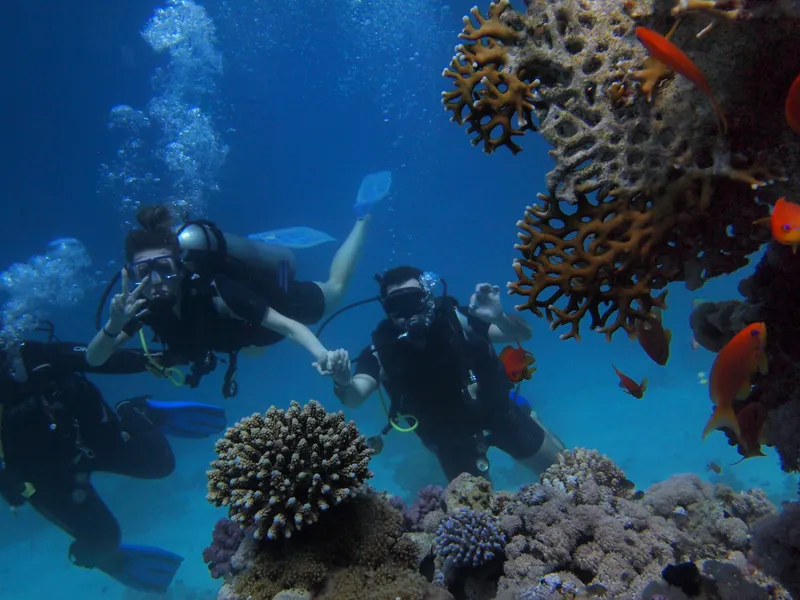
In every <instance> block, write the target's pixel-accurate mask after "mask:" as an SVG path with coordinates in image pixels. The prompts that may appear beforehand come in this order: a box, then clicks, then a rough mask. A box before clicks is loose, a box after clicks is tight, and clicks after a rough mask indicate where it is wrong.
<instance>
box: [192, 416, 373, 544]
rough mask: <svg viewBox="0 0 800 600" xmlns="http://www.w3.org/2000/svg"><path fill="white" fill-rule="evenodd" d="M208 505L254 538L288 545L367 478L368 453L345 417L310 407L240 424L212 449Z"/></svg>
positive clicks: (370, 474) (370, 453)
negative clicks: (220, 509) (225, 510)
mask: <svg viewBox="0 0 800 600" xmlns="http://www.w3.org/2000/svg"><path fill="white" fill-rule="evenodd" d="M216 452H217V455H218V458H217V459H216V460H214V461H213V462H212V463H211V467H212V469H211V470H210V471H208V494H207V496H206V498H207V499H208V501H209V502H211V503H213V504H215V505H216V506H227V507H228V513H229V516H230V518H231V520H232V521H235V522H237V523H240V524H242V525H243V526H245V527H247V526H250V525H255V532H254V534H253V535H254V536H256V537H266V538H269V539H273V538H278V537H290V536H291V535H292V533H293V532H295V531H297V530H300V529H301V528H303V527H304V526H307V525H310V524H312V523H314V522H316V521H317V520H318V519H319V516H320V514H321V513H322V512H323V511H325V510H327V509H328V508H330V507H332V506H336V505H338V504H339V503H340V502H342V501H343V500H346V499H347V498H349V497H350V496H352V495H353V494H354V493H355V491H356V490H357V489H358V488H359V487H360V486H361V485H362V483H363V482H364V481H366V480H367V479H368V478H370V477H372V473H371V472H370V470H369V468H368V464H369V459H370V456H371V455H372V450H370V449H369V448H368V447H367V444H366V441H365V438H364V436H362V435H361V434H360V433H359V432H358V429H357V428H356V426H355V424H354V423H353V422H352V421H350V422H349V423H348V422H346V421H345V418H344V414H343V413H342V412H337V413H328V412H326V411H325V409H324V408H323V407H322V405H321V404H320V403H319V402H316V401H314V400H312V401H311V402H309V403H308V404H307V405H306V406H304V407H302V408H301V407H300V404H298V403H297V402H292V403H291V405H290V407H289V408H288V409H287V410H283V409H277V408H275V407H274V406H273V407H271V408H270V409H269V410H268V411H267V412H266V414H264V415H260V414H257V413H256V414H253V415H252V416H250V417H245V418H244V419H242V420H241V421H239V422H238V423H236V424H235V425H234V426H233V427H231V428H229V429H228V430H227V432H226V433H225V437H223V438H222V439H220V440H218V441H217V444H216Z"/></svg>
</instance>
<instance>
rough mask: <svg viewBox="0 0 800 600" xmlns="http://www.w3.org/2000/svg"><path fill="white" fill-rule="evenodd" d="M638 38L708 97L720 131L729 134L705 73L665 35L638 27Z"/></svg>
mask: <svg viewBox="0 0 800 600" xmlns="http://www.w3.org/2000/svg"><path fill="white" fill-rule="evenodd" d="M636 37H637V38H638V39H639V41H640V42H641V43H642V46H644V47H645V48H647V51H648V52H649V53H650V56H652V57H653V58H655V59H656V60H658V61H660V62H662V63H664V64H665V65H667V66H668V67H669V68H670V69H672V70H673V71H675V72H676V73H679V74H681V75H683V76H684V77H685V78H686V79H688V80H689V81H690V82H691V83H692V84H693V85H694V86H695V87H697V89H699V90H700V91H701V92H703V93H704V94H705V95H706V96H708V98H709V99H710V100H711V104H712V106H713V107H714V111H715V112H716V113H717V117H718V118H719V121H720V129H721V130H722V132H723V133H725V132H727V130H728V122H727V121H726V120H725V115H723V114H722V110H721V109H720V107H719V105H718V104H717V101H716V99H715V98H714V94H713V93H712V92H711V87H710V86H709V85H708V81H706V77H705V75H703V72H702V71H701V70H700V69H698V68H697V66H696V65H695V64H694V63H693V62H692V59H690V58H689V57H688V56H686V54H684V53H683V51H682V50H681V49H680V48H678V47H677V46H676V45H675V44H673V43H672V42H670V41H669V40H668V39H667V38H665V37H664V36H663V35H661V34H659V33H656V32H655V31H653V30H652V29H648V28H647V27H637V28H636Z"/></svg>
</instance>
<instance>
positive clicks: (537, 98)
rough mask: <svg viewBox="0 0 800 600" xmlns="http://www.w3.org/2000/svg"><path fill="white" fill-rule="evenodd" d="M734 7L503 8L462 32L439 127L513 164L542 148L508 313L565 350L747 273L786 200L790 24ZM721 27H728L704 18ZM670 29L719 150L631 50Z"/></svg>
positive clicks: (614, 0) (794, 27)
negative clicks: (454, 129)
mask: <svg viewBox="0 0 800 600" xmlns="http://www.w3.org/2000/svg"><path fill="white" fill-rule="evenodd" d="M746 4H747V6H746V7H745V6H744V5H742V6H740V7H739V8H736V7H735V6H733V4H731V5H728V3H725V5H724V6H723V5H719V7H718V6H717V5H716V4H714V3H705V2H699V1H695V0H690V1H689V2H686V0H679V2H677V3H674V2H667V1H665V0H597V1H594V2H588V1H586V0H542V1H538V2H528V3H527V6H528V9H527V13H526V14H518V13H516V12H514V11H513V10H512V9H511V8H510V3H509V2H508V0H500V1H499V2H496V3H494V2H493V3H491V4H489V8H488V12H487V16H483V14H482V13H481V11H480V9H478V8H477V7H476V8H473V9H472V11H471V15H472V19H474V21H473V20H471V19H470V17H465V19H464V23H465V27H464V30H463V32H462V33H461V35H460V37H461V38H462V39H463V40H465V41H464V43H462V44H460V45H459V46H457V47H456V55H455V57H454V58H453V60H452V61H451V63H450V66H449V68H448V69H446V70H445V71H444V73H443V75H444V76H445V77H447V78H450V79H452V81H453V82H454V87H455V89H454V90H453V91H447V92H444V94H443V99H442V101H443V104H444V106H445V109H446V110H448V111H451V112H452V113H453V117H452V119H453V120H454V121H456V122H457V123H459V124H465V123H466V124H468V126H469V130H468V133H472V134H475V135H476V137H475V138H474V139H473V144H476V145H477V144H480V143H483V145H484V150H485V151H487V152H492V151H494V150H495V149H497V148H498V147H500V146H506V147H508V148H509V149H510V150H511V151H512V152H513V153H514V154H516V153H517V152H519V150H520V149H521V148H520V146H519V145H518V144H517V142H516V141H515V140H516V139H518V138H519V136H521V135H523V134H524V133H525V132H527V131H537V132H539V133H541V134H542V136H543V137H544V138H545V139H546V140H547V141H548V142H549V143H550V144H551V145H552V146H553V150H551V152H550V155H551V156H552V157H553V158H554V159H555V162H556V164H555V167H554V168H553V170H551V171H550V172H549V173H548V174H547V177H546V181H545V185H546V188H547V192H546V193H543V194H539V200H540V202H539V203H538V204H537V205H535V206H529V207H528V208H527V210H526V214H525V219H524V220H523V221H520V222H519V223H518V225H519V227H520V228H521V230H522V231H521V233H520V234H519V237H520V240H521V241H520V243H519V244H518V245H517V248H518V249H519V250H520V251H521V253H522V258H521V259H518V260H517V261H516V263H515V270H516V273H517V277H518V281H517V282H513V283H511V284H509V287H510V289H511V291H512V292H513V293H516V294H520V295H522V296H525V297H526V300H525V302H524V303H523V304H521V305H519V306H518V307H517V308H518V309H521V310H522V309H528V310H531V311H532V312H534V313H535V314H537V315H538V316H546V317H547V318H548V320H550V321H551V322H552V326H553V328H557V327H560V326H567V327H568V329H569V330H568V332H567V333H565V334H564V335H563V336H562V338H564V339H567V338H577V339H580V329H579V325H580V322H581V320H582V319H583V318H584V317H585V316H587V315H589V317H590V318H591V324H590V326H591V328H592V329H596V330H599V331H600V332H602V333H605V334H606V336H607V337H610V336H611V335H612V334H613V333H614V332H616V331H618V330H619V329H624V330H625V331H626V332H627V333H628V334H629V335H633V334H634V332H635V326H636V321H637V320H638V319H643V318H646V317H647V315H648V314H649V313H650V311H651V309H652V308H653V307H654V306H656V307H660V308H663V307H664V302H663V296H659V295H657V294H654V290H659V289H662V288H663V287H664V286H665V285H666V284H667V283H669V282H673V281H685V282H686V283H687V285H688V286H689V287H690V288H691V289H696V288H697V287H700V286H701V285H702V284H703V283H704V282H705V281H706V280H708V279H709V278H712V277H715V276H717V275H720V274H724V273H730V272H732V271H734V270H735V269H738V268H740V267H742V266H744V265H745V264H747V255H748V254H750V253H752V252H753V251H755V250H756V249H758V247H759V246H760V244H761V243H762V242H763V241H764V239H766V234H765V232H763V231H758V230H755V228H753V227H752V222H753V221H754V220H756V219H758V218H761V217H764V216H766V215H767V213H768V207H769V203H771V202H772V201H774V200H775V199H776V198H777V197H778V196H779V195H784V194H786V193H787V192H790V191H792V190H793V189H796V187H793V186H795V184H794V182H793V181H791V180H787V179H786V178H785V177H783V175H784V174H785V173H792V172H795V171H797V170H798V168H800V138H798V136H797V135H796V134H795V133H794V132H793V131H791V129H790V128H789V127H788V126H787V124H786V122H785V118H784V110H783V104H782V103H783V101H784V100H785V97H786V92H787V91H788V88H789V85H790V84H791V81H792V79H793V78H794V77H795V76H796V75H797V73H798V72H800V53H797V52H795V50H794V48H795V47H796V40H797V36H798V31H799V30H800V19H798V14H797V11H796V10H794V11H792V10H790V6H789V5H790V4H791V3H784V4H785V5H784V4H781V3H776V2H765V3H758V6H755V5H754V6H753V7H751V6H750V4H753V3H751V2H747V3H746ZM751 8H753V10H752V11H751V10H750V9H751ZM671 9H676V10H671ZM712 9H713V10H712ZM729 10H730V11H733V10H740V11H741V12H739V13H735V14H737V15H738V16H739V17H740V18H739V20H735V19H729V18H726V17H721V16H719V15H715V13H714V11H720V12H728V11H729ZM672 13H674V15H679V16H680V17H681V22H680V25H679V26H678V27H677V30H676V32H675V33H674V35H672V37H671V38H670V41H672V42H673V43H674V44H676V45H677V46H678V47H679V48H682V49H683V50H684V51H685V52H686V53H687V54H688V55H689V56H690V58H691V59H692V60H693V61H694V62H695V63H696V64H697V66H698V67H699V68H700V69H701V70H702V71H703V73H704V74H705V76H706V78H707V79H708V83H709V86H710V88H711V89H712V90H713V93H714V96H715V98H716V100H717V102H718V103H719V105H720V106H721V107H722V109H723V111H724V113H725V117H726V119H727V122H728V128H727V133H726V134H722V133H721V132H719V131H718V125H717V118H716V115H715V113H714V110H713V107H712V104H711V103H710V102H709V101H708V98H706V97H705V96H704V94H703V92H702V91H700V90H698V89H696V88H695V87H694V86H693V84H692V83H690V82H689V81H688V80H687V79H685V78H684V77H680V76H674V74H673V73H672V72H671V71H670V70H669V69H668V68H666V67H665V66H664V65H663V64H661V63H658V61H656V60H655V59H653V58H652V57H649V56H648V53H647V50H646V49H645V48H644V46H643V45H642V44H640V43H639V41H638V40H637V39H636V36H635V33H634V32H635V29H636V27H637V26H644V27H647V28H649V29H652V30H654V31H656V32H660V33H666V32H667V30H669V29H670V26H671V25H672V24H673V23H674V15H673V14H672ZM710 15H711V16H710ZM770 16H782V17H783V18H782V19H780V20H777V21H776V20H771V19H768V18H767V17H770ZM756 17H758V18H756ZM711 18H715V19H717V20H716V21H714V23H715V26H714V27H713V30H711V31H709V30H708V25H709V22H710V19H711ZM699 32H702V35H699ZM612 317H613V318H612Z"/></svg>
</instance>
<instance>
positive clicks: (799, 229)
mask: <svg viewBox="0 0 800 600" xmlns="http://www.w3.org/2000/svg"><path fill="white" fill-rule="evenodd" d="M769 222H770V227H771V229H772V237H773V238H774V239H775V241H776V242H778V243H779V244H783V245H784V246H791V247H792V252H793V253H796V252H797V247H798V246H800V204H795V203H794V202H787V201H786V198H778V201H777V202H776V203H775V208H773V209H772V214H771V215H770V217H769Z"/></svg>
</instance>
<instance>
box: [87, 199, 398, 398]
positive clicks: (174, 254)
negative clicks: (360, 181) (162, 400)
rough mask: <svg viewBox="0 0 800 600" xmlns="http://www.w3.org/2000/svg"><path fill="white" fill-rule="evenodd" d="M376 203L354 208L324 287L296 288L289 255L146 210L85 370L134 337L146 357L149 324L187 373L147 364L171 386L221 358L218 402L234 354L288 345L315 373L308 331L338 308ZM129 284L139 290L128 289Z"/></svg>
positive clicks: (316, 351) (231, 389) (323, 353)
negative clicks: (225, 360) (223, 368)
mask: <svg viewBox="0 0 800 600" xmlns="http://www.w3.org/2000/svg"><path fill="white" fill-rule="evenodd" d="M387 191H388V189H387ZM381 197H382V196H380V194H376V195H373V196H372V197H370V198H368V199H367V201H364V202H361V201H360V202H357V204H356V207H355V208H356V214H357V220H356V223H355V226H354V227H353V229H352V231H351V232H350V235H349V236H348V237H347V239H346V240H345V242H344V244H343V245H342V246H341V248H339V250H338V251H337V252H336V254H335V256H334V258H333V262H332V264H331V267H330V276H329V278H328V280H327V281H324V282H312V281H298V280H296V279H295V278H294V257H293V255H292V252H291V251H290V250H289V249H287V248H285V247H282V246H280V245H278V244H270V243H266V242H263V241H259V240H252V239H247V238H242V237H238V236H234V235H230V234H228V233H223V232H222V231H220V230H219V229H218V228H217V227H216V225H214V224H213V223H211V222H209V221H188V222H186V223H184V224H182V225H181V226H180V227H179V228H178V230H177V233H176V232H175V231H174V230H173V228H172V222H171V221H172V219H171V215H170V212H169V210H168V209H167V208H166V207H164V206H146V207H144V208H142V209H141V210H140V211H139V214H138V215H137V220H138V221H139V223H140V225H141V228H140V229H135V230H133V231H131V232H129V234H128V236H127V238H126V240H125V258H126V266H125V268H124V269H123V270H122V273H121V279H122V291H121V293H119V294H116V295H115V296H114V297H113V299H112V300H111V306H110V314H109V319H108V322H107V323H106V324H105V326H103V327H102V328H100V330H99V331H98V333H97V334H96V335H95V337H94V339H93V340H92V342H91V343H90V344H89V349H88V353H87V360H88V362H89V363H90V364H92V365H99V364H102V363H103V362H104V361H105V360H106V359H107V358H108V356H110V354H111V352H112V351H113V350H114V349H115V348H117V347H119V346H120V345H121V344H123V343H125V342H126V341H127V340H129V339H130V338H131V337H132V336H134V335H137V334H138V335H139V338H140V342H141V344H142V346H143V347H144V348H145V350H146V349H147V347H148V342H147V340H146V338H145V335H144V333H143V331H142V327H143V326H147V327H149V328H150V329H152V330H153V332H154V333H155V337H156V339H157V340H158V341H159V342H161V343H162V344H164V345H165V347H166V354H167V356H169V357H170V360H171V361H172V362H173V363H175V362H188V363H191V364H192V365H193V367H192V374H191V375H190V376H188V377H183V376H182V374H181V373H180V372H178V371H175V370H172V371H171V372H168V370H166V369H160V367H159V365H157V364H154V365H153V370H154V371H156V372H161V374H162V375H164V376H166V377H169V378H170V379H171V380H172V381H173V383H175V384H176V385H181V384H183V383H187V384H189V385H190V386H192V387H195V386H196V385H197V384H198V382H199V379H200V377H202V375H204V374H205V373H208V372H210V371H211V370H213V369H214V367H215V366H216V361H217V358H216V354H217V353H226V354H228V355H229V365H228V369H227V372H226V375H225V382H224V384H223V395H225V396H226V397H229V396H233V395H235V394H236V391H237V384H236V381H235V373H236V360H237V355H238V353H239V351H241V350H242V349H244V348H249V347H265V346H270V345H272V344H276V343H278V342H279V341H281V340H283V339H284V338H288V339H290V340H292V341H294V342H295V343H297V344H299V345H301V346H302V347H304V348H305V349H306V350H308V352H309V353H310V354H311V356H312V357H313V359H314V362H313V366H315V367H317V368H319V367H318V366H317V365H318V364H320V363H322V362H325V361H326V359H327V355H328V350H327V348H325V346H323V345H322V343H320V341H319V340H318V339H317V337H316V336H315V335H314V334H313V333H312V332H311V331H310V330H309V328H308V327H307V326H308V325H309V324H313V323H316V322H318V321H319V320H320V319H321V318H322V317H323V316H324V315H325V313H327V312H329V311H330V310H331V309H333V308H334V307H336V305H338V304H339V303H340V301H341V298H342V296H343V295H344V293H345V291H346V289H347V285H348V283H349V281H350V279H351V277H352V275H353V271H354V269H355V266H356V262H357V260H358V257H359V255H360V253H361V249H362V247H363V245H364V241H365V239H366V232H367V227H368V224H369V220H370V208H371V206H372V205H373V204H375V202H377V201H378V200H380V198H381ZM129 282H133V283H135V284H136V287H135V289H133V290H132V291H131V290H130V289H129V287H128V286H129ZM153 362H154V363H155V361H153Z"/></svg>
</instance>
